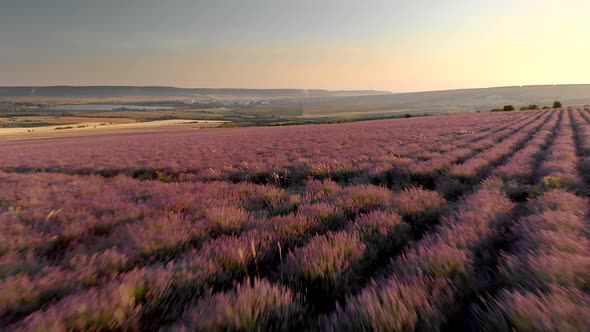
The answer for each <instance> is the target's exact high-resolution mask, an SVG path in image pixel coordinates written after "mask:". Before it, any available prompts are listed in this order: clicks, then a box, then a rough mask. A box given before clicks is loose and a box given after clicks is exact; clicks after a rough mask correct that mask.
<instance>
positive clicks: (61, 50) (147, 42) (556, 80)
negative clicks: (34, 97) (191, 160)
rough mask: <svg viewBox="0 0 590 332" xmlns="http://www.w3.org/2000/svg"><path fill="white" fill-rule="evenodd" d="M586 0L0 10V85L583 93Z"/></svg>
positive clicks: (176, 2)
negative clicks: (571, 89)
mask: <svg viewBox="0 0 590 332" xmlns="http://www.w3.org/2000/svg"><path fill="white" fill-rule="evenodd" d="M589 13H590V1H589V0H405V1H401V0H382V1H381V0H363V1H360V0H359V1H352V0H234V1H229V0H211V1H198V0H166V1H164V0H100V1H99V0H0V85H57V84H67V85H172V86H181V87H244V88H324V89H385V90H390V91H417V90H434V89H437V90H438V89H447V88H461V87H484V86H499V85H522V84H565V83H590V65H589V60H588V59H589V58H590V38H589V37H588V35H589V32H590V22H589V21H590V20H589V19H588V17H589Z"/></svg>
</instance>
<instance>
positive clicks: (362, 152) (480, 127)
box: [0, 112, 538, 185]
mask: <svg viewBox="0 0 590 332" xmlns="http://www.w3.org/2000/svg"><path fill="white" fill-rule="evenodd" d="M531 114H533V115H534V113H533V112H531V113H523V114H519V115H517V117H518V118H517V119H514V118H509V117H507V116H505V115H502V116H494V117H491V116H489V115H485V116H484V115H458V116H456V117H455V118H453V117H451V119H452V121H449V120H447V119H446V118H444V117H443V118H441V117H433V118H425V119H412V120H413V121H406V120H404V121H401V122H400V121H397V122H396V121H377V122H372V123H356V124H346V125H341V126H301V127H294V128H284V129H277V128H264V129H259V128H256V129H249V128H248V129H241V130H220V131H211V132H207V133H201V132H197V133H194V132H191V133H182V132H181V133H171V134H167V135H155V136H158V137H151V136H142V135H136V136H132V137H128V136H123V137H100V138H94V139H92V140H90V141H89V142H88V141H86V140H88V139H83V138H82V139H80V140H71V139H66V140H59V141H54V142H51V143H48V142H29V143H28V144H18V143H16V144H12V145H0V153H1V154H2V155H4V156H7V157H6V158H5V160H4V161H3V163H2V165H1V167H2V168H3V169H4V170H5V171H19V172H34V171H38V170H44V171H51V172H67V173H70V174H72V173H73V174H99V175H109V176H110V175H114V174H120V173H124V174H128V175H132V176H134V177H136V178H140V179H160V180H163V181H184V180H195V179H196V180H228V181H233V182H238V181H250V182H255V183H260V184H264V183H276V184H280V185H289V184H292V183H295V182H299V181H301V180H302V179H303V178H305V177H308V176H313V177H315V178H317V179H325V178H330V179H333V180H335V181H341V180H344V181H351V180H352V179H353V178H355V177H363V176H364V177H379V176H383V173H385V172H386V171H387V170H389V169H391V168H392V166H394V165H398V166H399V167H406V166H408V165H412V164H414V163H416V162H418V163H419V164H420V165H417V166H416V170H420V169H424V171H429V172H432V171H436V170H438V169H441V168H444V167H448V166H449V165H450V164H451V163H452V162H454V161H455V160H458V159H461V158H466V157H467V156H469V154H470V153H472V150H473V149H483V148H486V147H489V146H490V145H492V144H494V140H495V139H497V138H501V137H503V135H502V134H504V135H509V134H510V131H509V130H508V128H507V127H508V126H510V125H513V124H515V123H519V120H521V119H524V118H527V117H530V116H531ZM536 115H537V116H538V114H536ZM441 122H442V125H441ZM407 125H411V126H412V128H413V130H412V131H408V130H406V126H407ZM285 131H289V133H285ZM491 135H495V136H494V138H492V137H490V136H491ZM121 140H123V142H121ZM475 142H478V143H477V144H473V143H475ZM48 144H51V146H50V149H48V147H49V146H48ZM467 145H469V146H467ZM145 146H149V147H150V149H145ZM138 165H141V166H138ZM365 181H366V180H365Z"/></svg>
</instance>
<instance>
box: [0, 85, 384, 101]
mask: <svg viewBox="0 0 590 332" xmlns="http://www.w3.org/2000/svg"><path fill="white" fill-rule="evenodd" d="M382 94H391V92H388V91H374V90H351V91H328V90H317V89H316V90H305V89H201V88H196V89H192V88H175V87H160V86H44V87H38V86H28V87H0V98H23V97H32V98H39V97H44V98H107V97H125V96H134V97H137V96H146V97H147V96H149V97H187V98H199V97H225V98H232V97H233V98H271V99H272V98H304V97H343V96H367V95H382Z"/></svg>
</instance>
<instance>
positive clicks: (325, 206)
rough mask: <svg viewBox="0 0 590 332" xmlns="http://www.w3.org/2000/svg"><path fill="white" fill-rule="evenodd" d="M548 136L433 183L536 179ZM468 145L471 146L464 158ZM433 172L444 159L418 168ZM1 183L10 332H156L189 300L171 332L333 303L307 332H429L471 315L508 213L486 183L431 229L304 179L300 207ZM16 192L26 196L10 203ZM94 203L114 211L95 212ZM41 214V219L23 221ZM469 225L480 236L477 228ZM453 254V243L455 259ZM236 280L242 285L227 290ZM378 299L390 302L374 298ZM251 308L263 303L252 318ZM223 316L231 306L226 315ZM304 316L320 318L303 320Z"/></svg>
mask: <svg viewBox="0 0 590 332" xmlns="http://www.w3.org/2000/svg"><path fill="white" fill-rule="evenodd" d="M565 114H568V113H565ZM559 118H560V119H561V121H560V132H561V131H562V129H561V127H564V128H567V126H569V123H567V122H565V123H564V121H563V119H564V116H563V113H562V114H561V115H560V116H559ZM557 121H558V115H557V114H555V113H552V112H545V113H540V112H539V113H530V114H527V117H524V116H523V117H522V118H521V119H520V122H518V123H510V124H509V125H507V126H505V128H500V129H495V130H490V131H489V132H486V134H482V135H481V136H479V137H477V138H474V137H473V136H475V135H472V137H470V138H469V139H467V140H465V141H464V142H463V143H461V146H460V147H458V148H457V149H456V150H461V149H462V150H463V151H461V152H460V153H458V154H457V155H458V157H456V159H454V160H455V161H456V162H457V163H456V164H455V165H453V164H452V163H451V164H449V165H448V166H446V167H444V168H442V169H441V170H440V171H439V172H437V173H438V175H436V176H437V177H438V178H437V179H435V180H437V181H438V180H439V179H443V178H444V179H446V178H449V177H450V178H454V179H457V180H459V181H460V182H462V183H464V184H467V185H472V184H477V183H479V181H480V179H481V177H482V175H485V174H488V173H490V172H494V173H495V171H493V170H492V168H493V167H494V166H495V165H497V164H498V163H501V162H503V161H504V160H505V158H506V157H508V156H510V155H512V153H514V152H515V151H516V154H517V155H515V156H514V157H513V158H512V159H509V160H508V163H507V164H506V165H509V164H511V163H512V164H515V165H517V164H518V163H517V162H515V161H514V160H516V159H515V158H516V157H517V156H519V158H521V159H522V158H527V156H528V158H529V159H527V160H529V161H530V162H531V163H533V164H534V163H536V162H537V159H540V158H544V157H545V156H544V155H542V153H540V151H541V149H542V148H543V145H544V144H545V141H547V140H548V139H549V138H551V130H552V128H553V127H554V126H555V124H556V122H557ZM570 130H571V129H570ZM559 136H561V135H559ZM559 136H558V137H557V138H559ZM530 138H532V139H531V140H530V141H529V139H530ZM485 140H489V141H488V142H487V143H484V142H483V141H485ZM556 140H557V139H556ZM432 142H433V143H432V144H435V143H434V140H433V141H432ZM527 142H528V143H527ZM525 143H526V145H525ZM477 144H481V146H478V147H477V148H474V147H475V146H476V145H477ZM522 146H524V147H525V148H524V149H522V150H518V149H519V148H520V147H522ZM531 146H534V148H532V147H531ZM535 149H536V151H534V150H535ZM427 150H428V149H427ZM429 151H430V150H429ZM450 151H454V150H452V149H451V150H450ZM524 151H528V152H527V153H525V152H524ZM574 152H575V151H574ZM551 155H553V153H551ZM439 157H444V155H443V156H438V155H436V154H435V155H433V156H430V157H428V158H426V157H424V156H422V157H416V158H422V161H429V160H436V159H437V158H439ZM552 158H561V157H559V156H554V157H552ZM398 159H399V157H398ZM408 159H410V160H414V161H415V160H417V159H411V158H408ZM546 159H547V160H546V161H548V160H550V159H551V158H549V157H548V158H546ZM464 165H466V166H464ZM550 166H551V165H550V164H547V167H545V169H547V170H551V169H552V168H551V167H550ZM574 168H575V163H574ZM509 169H510V168H508V169H507V170H509ZM447 170H448V171H447ZM419 173H420V172H416V174H419ZM525 173H526V171H523V170H522V169H521V170H520V171H518V172H514V173H513V175H514V174H518V175H519V176H523V178H526V179H534V178H535V176H536V175H537V174H532V173H530V172H529V174H525ZM502 174H503V177H504V178H505V179H508V178H512V177H514V178H517V179H518V178H519V176H513V175H507V174H508V173H507V172H502ZM555 174H558V173H555V172H554V171H549V173H547V174H545V173H543V174H539V175H540V176H542V177H543V178H546V177H547V176H555ZM559 174H563V172H562V173H559ZM0 175H1V176H2V178H1V182H0V183H2V185H3V186H4V188H3V189H6V190H4V191H2V192H3V193H5V194H3V196H2V197H0V204H1V205H0V208H2V211H0V212H2V215H1V217H2V218H3V219H4V218H7V219H5V220H7V221H9V222H6V223H4V222H3V223H2V227H6V232H3V234H8V235H7V240H9V241H5V242H4V243H7V244H8V243H15V245H11V246H6V245H5V246H6V247H3V248H0V249H1V250H2V256H1V257H2V278H3V284H2V286H0V287H2V290H7V291H10V292H7V293H6V294H8V296H6V297H4V298H3V299H2V301H3V302H2V303H3V304H4V305H3V308H2V310H1V312H0V314H1V315H2V319H3V321H4V322H14V321H16V320H18V319H20V318H21V317H24V316H25V315H27V314H28V313H31V312H32V314H30V315H29V316H28V317H26V318H24V320H22V321H21V322H20V323H18V325H17V326H19V327H20V328H22V329H27V330H29V329H32V328H34V327H44V326H49V327H54V328H63V329H68V328H70V329H72V328H73V329H85V328H91V327H103V328H123V329H128V328H142V327H143V328H146V327H154V326H162V325H163V324H164V325H167V324H168V323H169V322H172V321H173V320H174V319H176V318H177V317H179V316H180V315H181V314H182V312H183V311H184V305H188V304H190V303H192V302H194V300H198V302H197V304H196V305H195V307H193V308H191V309H189V310H187V311H186V313H185V314H184V317H183V319H182V320H180V321H179V322H177V323H176V324H173V325H172V327H173V328H178V329H185V328H186V329H192V328H195V326H196V327H197V328H204V329H206V328H213V329H215V328H224V327H226V328H231V327H232V326H231V325H224V324H232V323H234V324H239V326H234V328H244V329H247V328H248V327H251V328H261V327H265V326H266V327H267V328H269V329H281V328H293V327H297V326H300V325H303V326H307V327H310V322H309V321H306V317H307V318H308V317H309V313H310V312H312V313H314V314H316V315H317V314H321V313H322V312H324V311H331V310H333V308H332V307H331V306H330V305H334V304H335V303H336V302H339V303H342V307H341V308H340V309H336V310H334V312H333V313H328V314H326V315H325V316H323V315H322V317H323V318H321V319H319V318H320V317H318V319H317V322H318V323H317V324H319V325H318V326H312V327H316V328H323V329H344V328H346V327H349V328H351V329H358V328H359V327H361V328H362V327H365V328H367V327H368V326H375V325H371V324H381V323H383V324H385V325H376V327H377V328H378V327H379V326H381V327H385V328H387V327H391V328H394V329H395V328H397V329H401V328H404V327H411V326H413V327H418V328H419V327H421V326H423V327H435V326H441V325H444V324H447V323H446V321H447V320H448V319H447V318H448V317H452V316H453V314H454V311H457V312H461V311H462V310H463V308H462V304H463V303H464V302H466V301H469V296H468V295H466V294H469V293H470V292H471V293H473V291H470V289H472V288H473V287H472V285H473V284H474V283H475V284H478V282H475V281H474V280H476V279H477V278H475V279H474V278H473V269H474V268H475V267H476V266H477V264H481V263H480V262H479V261H478V259H479V258H478V257H479V255H480V254H481V253H482V252H484V251H485V250H483V249H482V248H486V247H485V246H483V247H482V244H485V243H487V242H486V241H489V239H491V238H494V237H495V236H496V235H497V233H498V232H499V229H502V228H501V227H503V226H501V225H504V223H503V222H502V221H503V220H504V216H505V215H506V214H509V213H510V212H511V211H512V209H513V206H514V204H513V203H511V202H510V201H509V200H508V199H506V198H505V197H504V196H503V195H504V193H503V192H502V190H505V187H506V185H505V183H504V182H502V181H500V180H497V179H496V180H487V181H485V182H484V183H483V184H481V185H479V186H480V190H479V191H477V192H475V193H473V194H470V195H469V196H467V197H465V198H463V199H461V200H460V201H459V203H458V205H457V207H454V208H453V209H452V210H451V211H450V212H449V213H447V214H446V217H445V218H444V219H443V221H442V224H441V225H440V226H439V227H438V228H436V223H437V222H438V221H439V220H438V219H439V218H438V216H439V215H440V214H441V213H442V212H443V211H445V206H447V205H448V204H447V202H445V200H444V199H443V198H442V197H441V196H440V195H439V194H437V193H435V192H432V191H425V190H420V189H415V188H414V189H407V190H404V191H402V192H400V193H395V192H391V191H390V190H387V189H386V188H382V187H376V186H365V185H362V186H359V185H357V186H350V187H346V188H342V187H340V186H339V185H337V184H336V183H333V182H331V181H323V182H321V181H317V180H311V179H310V178H307V179H306V181H305V183H304V184H305V189H302V190H303V191H296V190H292V189H289V190H283V189H279V188H275V187H272V186H257V185H253V184H247V183H244V184H228V183H221V182H213V183H172V184H167V183H162V182H160V181H147V182H139V181H136V180H134V179H130V178H128V177H123V176H118V177H114V178H112V179H104V178H102V177H97V176H69V175H60V174H14V173H10V174H8V173H4V174H0ZM44 179H45V180H44ZM43 181H46V182H43ZM506 181H507V180H506ZM524 181H525V180H523V182H524ZM526 181H529V180H526ZM37 183H41V185H35V184H37ZM564 183H568V182H564ZM15 185H18V186H19V187H21V188H31V190H30V191H28V190H26V191H24V192H23V191H21V190H12V191H11V189H10V188H14V186H15ZM556 186H562V184H561V183H558V184H556ZM438 189H440V187H438ZM87 190H88V191H87ZM98 193H100V197H103V196H104V194H105V193H106V194H109V195H110V197H111V199H109V200H105V201H103V202H100V200H96V199H93V198H94V197H96V195H97V194H98ZM499 197H504V198H502V199H500V198H499ZM492 198H493V199H492ZM494 199H496V201H494ZM46 201H49V202H50V204H47V203H46ZM496 203H497V204H498V205H494V204H496ZM43 204H46V205H43ZM490 204H491V205H490ZM39 206H43V208H41V209H37V210H36V211H35V209H36V208H37V207H39ZM80 207H84V209H85V210H82V209H80ZM72 211H76V213H72ZM470 215H471V216H470ZM480 216H481V218H483V219H485V220H487V221H485V220H484V221H485V222H483V223H481V224H479V223H477V220H479V219H477V218H479V217H480ZM487 216H489V217H487ZM8 218H10V219H8ZM80 219H88V221H89V222H88V223H87V224H86V223H80V222H79V220H80ZM15 225H16V226H15ZM498 225H500V226H498ZM11 227H12V228H11ZM498 227H500V228H498ZM30 231H33V233H31V232H30ZM455 231H457V233H456V232H455ZM424 233H426V234H427V235H426V238H425V239H422V240H420V238H421V237H422V235H423V234H424ZM428 234H430V235H428ZM463 234H468V235H463ZM12 235H16V236H14V237H12ZM27 236H28V237H27ZM464 236H466V237H465V238H463V237H464ZM13 239H18V241H12V240H13ZM460 239H462V240H461V241H465V243H457V241H459V240H460ZM3 245H4V244H3ZM404 248H408V249H407V250H404ZM445 252H447V253H448V255H447V254H445ZM437 255H438V256H437ZM388 257H394V260H393V261H392V263H391V264H390V265H391V266H390V267H389V268H387V269H386V271H380V272H379V274H383V277H381V278H378V279H377V280H378V281H376V282H375V285H367V282H366V280H367V278H369V277H371V276H375V273H376V272H375V271H376V270H381V269H379V267H378V266H379V264H380V263H381V262H383V260H384V259H387V258H388ZM457 261H458V262H457ZM23 262H25V264H23ZM439 265H442V266H439ZM89 266H90V268H89ZM449 266H450V270H449V271H445V268H446V267H449ZM429 268H430V270H429ZM244 278H248V279H249V280H250V282H246V283H244V284H242V285H241V286H237V287H236V288H235V289H231V290H227V289H228V288H232V287H231V286H232V284H233V283H234V282H239V281H240V280H243V279H244ZM252 278H254V279H255V278H263V279H256V280H253V279H252ZM72 281H73V282H72ZM476 281H477V280H476ZM384 285H387V286H384ZM389 286H390V287H389ZM380 287H384V289H387V290H391V292H390V293H381V292H380V291H378V289H379V288H380ZM225 290H227V291H225ZM371 290H372V292H373V295H371V296H369V295H370V294H371ZM220 291H221V292H220ZM209 292H211V293H212V295H206V294H208V293H209ZM2 293H4V292H2ZM252 294H265V295H267V296H264V299H263V300H262V302H261V301H260V300H255V298H253V297H252ZM314 294H315V295H316V298H315V299H314V298H313V295H314ZM367 294H369V295H367ZM415 294H419V295H415ZM394 295H395V296H394ZM344 297H348V298H349V299H348V300H346V301H344V300H343V298H344ZM382 297H385V298H386V299H387V300H384V299H383V298H382ZM319 298H327V299H328V301H327V302H328V303H327V304H322V303H320V302H321V301H319V300H318V299H319ZM362 299H365V300H362ZM357 300H359V301H361V302H355V301H357ZM389 300H391V301H393V302H387V301H389ZM252 301H255V302H252ZM362 301H372V302H375V303H380V304H381V308H377V307H375V306H373V307H369V308H371V310H377V311H371V312H369V314H371V313H372V314H373V315H374V313H375V312H379V310H382V316H383V317H384V318H383V319H384V321H382V322H381V323H379V322H377V323H375V321H372V320H371V318H370V317H369V318H366V317H365V318H363V317H364V316H363V315H365V316H366V315H367V313H366V312H365V313H363V312H360V313H359V312H358V308H359V307H362V306H363V305H364V304H365V302H362ZM228 303H236V306H230V307H231V309H228ZM351 303H352V304H351ZM354 303H357V304H358V303H360V304H359V305H356V306H355V305H354ZM392 304H396V306H395V309H396V310H398V309H399V310H402V311H403V312H397V313H394V314H391V313H388V312H389V311H388V310H389V309H392V308H390V307H386V306H387V305H392ZM397 304H400V305H399V306H398V305H397ZM314 305H315V306H317V307H318V308H310V306H314ZM323 305H324V307H322V306H323ZM441 305H442V306H441ZM81 308H83V309H81ZM388 308H389V309H388ZM37 309H40V310H38V311H36V312H33V311H35V310H37ZM252 309H254V310H255V312H254V313H252V312H251V311H249V310H252ZM232 310H235V311H232ZM240 310H246V312H241V311H240ZM355 310H356V311H355ZM361 311H362V310H361ZM369 316H370V315H369ZM203 317H210V320H207V319H204V318H203ZM236 317H240V319H242V320H243V321H239V320H236V319H237V318H236ZM285 318H288V319H285ZM373 318H374V317H373ZM248 319H252V320H250V321H248ZM340 322H343V323H342V325H339V324H340ZM344 322H348V323H344ZM195 324H196V325H195ZM264 324H271V325H264ZM273 324H275V325H273ZM358 324H361V325H358ZM367 324H368V325H367ZM396 324H398V325H396ZM399 324H401V325H399Z"/></svg>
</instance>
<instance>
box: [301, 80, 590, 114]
mask: <svg viewBox="0 0 590 332" xmlns="http://www.w3.org/2000/svg"><path fill="white" fill-rule="evenodd" d="M555 100H559V101H561V102H562V103H563V104H564V105H585V104H590V84H584V85H537V86H522V87H520V86H516V87H497V88H482V89H462V90H446V91H430V92H415V93H398V94H390V95H377V96H352V97H327V98H319V99H309V100H306V101H305V103H304V106H303V117H333V116H334V117H346V115H347V114H349V115H350V117H353V118H356V117H367V116H386V115H387V114H391V113H395V112H407V113H454V112H475V111H489V110H491V109H493V108H498V107H500V108H501V107H502V106H503V105H508V104H512V105H514V106H516V107H520V106H524V105H528V104H536V105H539V106H540V107H541V106H544V105H547V106H551V105H552V104H553V101H555Z"/></svg>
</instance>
